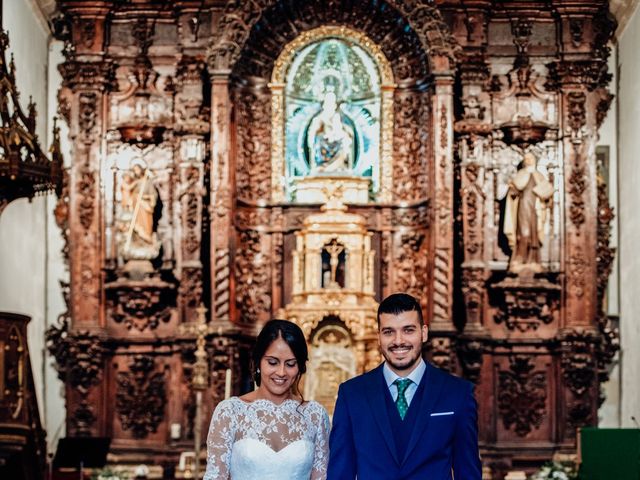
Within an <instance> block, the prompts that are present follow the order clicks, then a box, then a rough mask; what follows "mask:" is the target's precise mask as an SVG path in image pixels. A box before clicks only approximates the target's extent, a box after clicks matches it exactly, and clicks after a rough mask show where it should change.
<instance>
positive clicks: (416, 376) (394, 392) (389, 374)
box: [382, 358, 427, 405]
mask: <svg viewBox="0 0 640 480" xmlns="http://www.w3.org/2000/svg"><path fill="white" fill-rule="evenodd" d="M426 369H427V364H426V363H424V360H423V359H422V358H421V359H420V363H418V366H417V367H416V368H414V369H413V371H412V372H411V373H410V374H409V375H407V376H406V377H401V376H400V375H398V374H396V373H395V372H394V371H393V370H391V369H390V368H389V365H387V362H384V365H383V366H382V374H383V375H384V380H385V382H387V387H388V388H389V393H391V398H392V399H393V401H394V402H395V401H396V399H397V398H398V386H397V385H394V384H393V382H395V381H396V380H397V379H398V378H408V379H410V380H411V383H410V384H409V386H408V387H407V390H406V391H405V392H404V398H405V399H406V400H407V405H411V400H413V396H414V395H415V394H416V390H418V385H420V381H421V380H422V377H423V376H424V372H425V370H426Z"/></svg>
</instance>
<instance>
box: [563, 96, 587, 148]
mask: <svg viewBox="0 0 640 480" xmlns="http://www.w3.org/2000/svg"><path fill="white" fill-rule="evenodd" d="M566 98H567V124H568V125H569V128H571V130H572V134H573V136H574V138H580V133H581V130H582V127H584V125H585V124H586V123H587V111H586V107H585V102H586V101H587V96H586V94H585V93H584V92H582V91H577V92H569V93H568V94H567V96H566Z"/></svg>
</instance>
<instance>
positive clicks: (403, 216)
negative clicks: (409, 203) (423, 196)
mask: <svg viewBox="0 0 640 480" xmlns="http://www.w3.org/2000/svg"><path fill="white" fill-rule="evenodd" d="M430 214H431V209H430V207H429V203H428V202H422V203H421V204H419V205H415V206H413V207H412V208H397V209H393V210H391V222H392V224H393V225H394V226H399V227H411V228H428V227H429V223H430V220H431V219H430Z"/></svg>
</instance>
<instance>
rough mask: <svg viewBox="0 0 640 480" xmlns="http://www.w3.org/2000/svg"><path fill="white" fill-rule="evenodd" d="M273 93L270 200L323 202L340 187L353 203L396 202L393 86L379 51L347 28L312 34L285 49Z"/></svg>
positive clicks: (277, 66) (276, 68) (326, 28)
mask: <svg viewBox="0 0 640 480" xmlns="http://www.w3.org/2000/svg"><path fill="white" fill-rule="evenodd" d="M269 87H270V89H271V95H272V96H271V175H272V179H271V185H272V201H274V202H278V203H280V202H287V201H291V200H294V199H296V192H298V191H299V192H300V194H299V195H298V198H297V199H298V200H300V201H302V202H314V201H323V200H326V198H323V193H322V190H323V189H324V188H325V186H326V185H328V184H336V183H339V184H341V185H343V189H344V190H345V195H346V196H345V199H347V200H348V201H352V202H353V203H366V202H367V200H368V197H369V196H371V197H372V199H374V200H376V201H379V202H389V201H390V200H391V187H392V182H393V176H392V174H391V172H392V162H393V153H392V150H393V140H392V139H393V92H394V89H395V84H394V77H393V71H392V68H391V64H390V63H389V61H388V60H387V58H386V56H385V55H384V53H383V52H382V49H381V48H380V46H379V45H377V44H376V43H375V42H373V41H372V40H371V39H370V38H369V37H367V36H366V35H364V34H363V33H361V32H358V31H357V30H354V29H351V28H347V27H344V26H340V27H338V26H323V27H319V28H315V29H313V30H309V31H307V32H304V33H302V34H301V35H299V36H298V37H297V38H296V39H294V40H293V41H292V42H290V43H288V44H287V45H286V46H285V47H284V49H283V50H282V52H281V53H280V55H279V56H278V58H277V60H276V61H275V64H274V68H273V72H272V75H271V83H270V84H269ZM332 124H334V125H335V126H334V127H333V128H332V135H331V136H332V137H334V138H333V139H328V140H325V139H323V138H322V137H321V136H320V134H319V131H320V130H321V129H324V130H326V129H327V127H330V128H331V125H332ZM336 132H338V133H336ZM318 138H320V140H317V139H318ZM301 193H304V194H305V195H304V196H303V195H301ZM369 194H370V195H369Z"/></svg>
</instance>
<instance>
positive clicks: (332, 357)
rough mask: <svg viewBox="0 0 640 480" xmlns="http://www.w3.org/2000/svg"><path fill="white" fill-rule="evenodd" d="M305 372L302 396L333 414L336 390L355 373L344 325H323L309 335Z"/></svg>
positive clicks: (353, 356)
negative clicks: (303, 393)
mask: <svg viewBox="0 0 640 480" xmlns="http://www.w3.org/2000/svg"><path fill="white" fill-rule="evenodd" d="M307 372H308V373H307V375H306V380H305V395H308V396H309V398H310V399H313V400H315V401H317V402H318V403H320V404H321V405H323V406H324V407H325V408H326V409H327V411H328V412H329V414H333V406H334V404H335V401H336V395H337V394H338V387H339V386H340V384H341V383H342V382H344V381H346V380H348V379H349V378H351V377H353V376H354V375H355V373H356V358H355V355H354V349H353V346H352V344H351V339H350V336H349V333H348V331H347V330H346V329H345V328H344V326H342V325H327V326H325V327H322V328H320V329H319V330H318V332H316V333H315V334H314V335H313V340H312V342H311V349H310V352H309V366H308V367H307Z"/></svg>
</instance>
